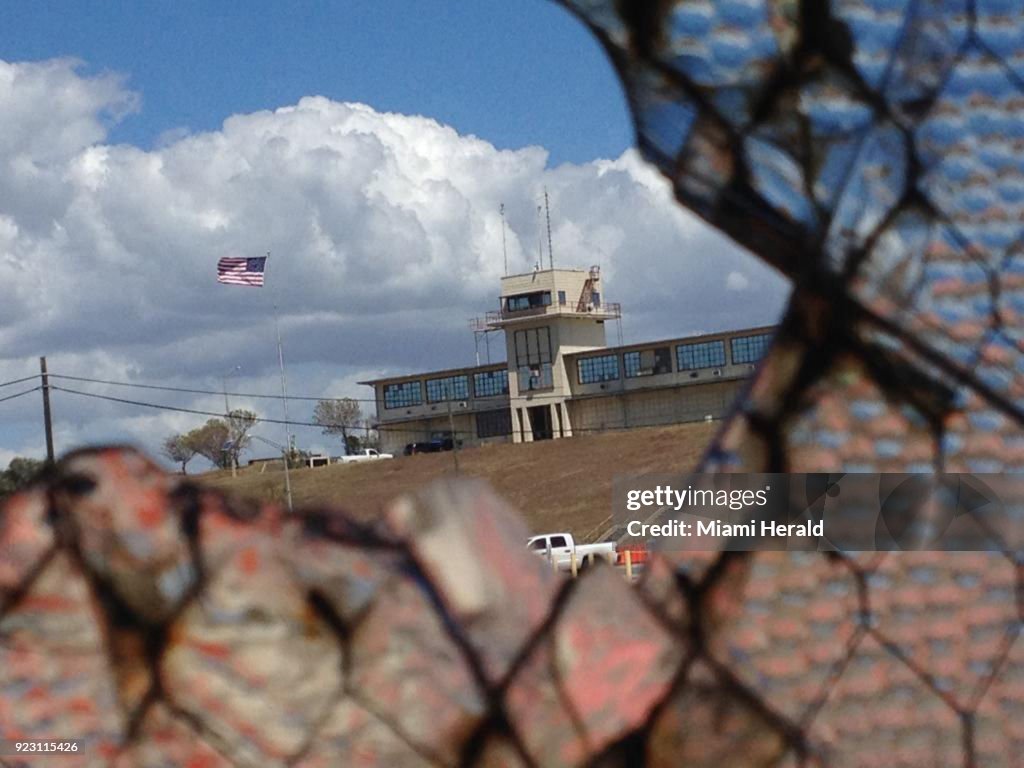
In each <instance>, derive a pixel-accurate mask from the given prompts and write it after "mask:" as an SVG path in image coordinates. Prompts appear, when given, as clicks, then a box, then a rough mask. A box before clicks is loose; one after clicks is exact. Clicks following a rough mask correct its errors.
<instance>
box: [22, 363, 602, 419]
mask: <svg viewBox="0 0 1024 768" xmlns="http://www.w3.org/2000/svg"><path fill="white" fill-rule="evenodd" d="M458 375H461V374H458ZM467 375H468V374H467ZM49 376H50V378H51V379H67V380H68V381H80V382H82V383H86V384H104V385H108V386H115V387H129V388H134V389H149V390H156V391H160V392H178V393H181V394H186V395H216V396H218V397H223V396H224V395H228V396H229V397H248V398H252V399H254V400H281V399H287V400H295V401H304V402H312V403H318V402H320V401H322V400H329V401H333V402H339V401H342V400H352V401H354V402H357V403H376V402H377V399H376V398H371V397H313V396H311V395H288V396H287V397H286V398H282V397H281V395H265V394H258V393H255V392H225V391H224V390H223V389H194V388H191V387H171V386H168V385H163V384H140V383H136V382H131V381H113V380H110V379H91V378H88V377H86V376H68V375H65V374H60V373H51V374H49ZM30 378H38V377H35V376H33V377H30ZM442 378H444V377H442ZM54 388H56V387H54ZM503 394H506V395H507V393H503ZM602 394H604V393H602ZM456 399H457V400H468V399H469V398H456ZM531 399H532V400H562V399H564V396H563V395H558V394H543V393H537V394H533V395H531ZM443 402H445V401H443V400H439V401H437V402H436V403H433V402H426V403H419V404H417V405H415V406H409V407H417V408H418V407H421V406H423V405H437V404H440V403H443ZM403 407H404V406H403ZM390 410H401V408H395V409H390ZM217 415H222V414H217ZM282 423H283V422H282Z"/></svg>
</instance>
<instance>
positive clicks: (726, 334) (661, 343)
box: [565, 325, 779, 357]
mask: <svg viewBox="0 0 1024 768" xmlns="http://www.w3.org/2000/svg"><path fill="white" fill-rule="evenodd" d="M778 328H779V327H778V326H777V325H760V326H755V327H753V328H738V329H736V330H734V331H715V332H714V333H698V334H693V335H691V336H677V337H676V338H674V339H657V340H656V341H638V342H636V343H635V344H623V345H622V346H620V347H600V348H598V349H586V350H582V351H580V352H569V353H567V354H566V355H565V356H566V357H579V356H581V355H602V354H608V353H610V352H631V351H633V350H638V349H640V350H642V349H649V348H650V347H665V346H669V347H670V346H672V345H674V344H692V343H699V342H701V341H705V340H706V341H717V340H718V339H728V338H730V337H732V336H744V335H747V334H751V333H775V331H777V330H778Z"/></svg>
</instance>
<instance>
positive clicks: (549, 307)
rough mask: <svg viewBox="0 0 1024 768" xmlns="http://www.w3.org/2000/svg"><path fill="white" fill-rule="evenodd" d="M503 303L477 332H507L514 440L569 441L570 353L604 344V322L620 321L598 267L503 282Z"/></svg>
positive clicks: (550, 271) (513, 277)
mask: <svg viewBox="0 0 1024 768" xmlns="http://www.w3.org/2000/svg"><path fill="white" fill-rule="evenodd" d="M499 302H500V304H499V308H498V310H496V311H492V312H488V313H487V316H486V317H485V318H483V319H482V320H480V321H478V327H480V328H486V329H491V330H503V331H504V332H505V345H506V348H507V354H508V357H507V358H506V360H507V361H508V380H509V400H510V403H509V406H510V409H511V412H512V414H511V415H512V439H513V441H514V442H517V443H518V442H524V441H526V442H529V441H532V440H548V439H551V438H556V437H571V436H572V423H571V421H570V419H569V409H568V407H567V406H566V403H565V401H566V399H568V398H569V397H571V390H570V387H571V380H570V376H571V375H572V372H571V371H569V370H567V368H566V365H565V356H566V355H571V354H573V353H575V352H586V351H588V350H592V349H602V348H604V347H606V346H607V341H606V337H605V325H604V324H605V321H606V320H616V319H618V318H619V317H621V316H622V311H621V308H620V307H619V305H618V304H612V303H608V302H606V301H604V299H603V297H602V296H601V270H600V268H599V267H591V268H590V269H589V270H586V269H538V270H535V271H534V272H530V273H527V274H522V275H509V276H507V277H503V278H502V279H501V297H500V299H499Z"/></svg>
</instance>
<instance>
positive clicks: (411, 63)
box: [0, 0, 633, 164]
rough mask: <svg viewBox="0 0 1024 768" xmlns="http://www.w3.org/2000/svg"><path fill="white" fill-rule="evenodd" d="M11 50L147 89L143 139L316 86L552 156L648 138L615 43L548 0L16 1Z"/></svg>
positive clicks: (604, 150)
mask: <svg viewBox="0 0 1024 768" xmlns="http://www.w3.org/2000/svg"><path fill="white" fill-rule="evenodd" d="M3 6H4V10H3V24H2V25H0V59H6V60H7V61H31V60H38V59H48V58H53V57H58V56H75V57H78V58H80V59H82V60H83V61H84V62H85V63H86V65H87V68H86V70H85V71H86V72H97V71H103V70H114V71H117V72H121V73H124V74H125V75H127V76H128V78H129V79H128V82H127V86H128V87H129V88H131V89H132V90H135V91H139V92H141V94H142V111H141V112H140V113H139V114H136V115H133V116H131V117H129V118H127V119H126V120H124V121H123V122H122V123H120V124H119V125H117V126H115V127H114V129H113V131H112V132H111V134H110V137H109V139H110V140H111V141H113V142H128V143H131V144H134V145H137V146H141V147H143V148H150V147H152V146H154V143H155V142H157V141H158V140H159V139H160V137H161V136H162V135H165V132H167V131H173V130H174V129H178V128H185V129H188V130H189V131H206V130H215V129H217V128H219V127H220V124H221V122H222V121H223V119H224V118H225V117H226V116H228V115H231V114H235V113H248V112H254V111H257V110H261V109H272V108H274V107H278V106H283V105H287V104H294V103H296V102H297V101H298V100H299V99H300V98H301V97H302V96H307V95H313V94H317V95H323V96H326V97H328V98H330V99H333V100H335V101H358V102H362V103H365V104H369V105H370V106H372V107H374V108H375V109H377V110H378V111H394V112H401V113H403V114H413V115H414V114H422V115H428V116H430V117H433V118H435V119H436V120H438V121H440V122H442V123H447V124H448V125H451V126H452V127H454V128H455V129H456V130H458V131H459V132H460V133H463V134H476V135H478V136H480V137H482V138H484V139H486V140H487V141H489V142H491V143H492V144H494V145H495V146H497V147H499V148H518V147H522V146H525V145H529V144H539V145H542V146H544V147H546V148H547V149H548V150H549V151H550V152H551V162H552V163H553V164H558V163H561V162H566V161H569V162H577V163H578V162H585V161H587V160H592V159H594V158H597V157H617V156H618V155H619V154H621V153H622V151H623V150H624V149H625V148H626V147H627V146H629V145H630V144H632V140H633V136H632V128H631V126H630V124H629V119H628V116H627V111H626V106H625V102H624V100H623V97H622V94H621V89H620V87H619V83H618V80H617V78H616V77H615V75H614V72H613V71H612V68H611V66H610V64H609V63H608V61H607V59H606V57H605V56H604V54H603V52H602V51H601V50H600V48H599V47H598V45H597V43H596V42H595V41H594V40H593V39H592V37H591V36H590V34H589V32H587V30H586V29H584V28H583V27H582V25H580V24H579V23H578V22H577V21H576V20H575V19H574V18H573V17H572V16H571V15H570V14H569V13H568V12H567V11H565V10H563V9H562V8H561V7H559V6H557V5H555V4H554V3H550V2H546V1H544V0H521V1H520V2H515V3H510V2H507V0H472V2H455V1H454V0H449V1H443V0H429V1H427V2H413V1H412V0H345V1H344V2H311V1H310V0H296V1H295V2H286V3H281V2H267V1H266V0H254V1H253V2H245V3H243V2H209V1H206V2H202V1H201V0H176V1H175V2H155V1H154V0H139V1H136V2H127V1H124V0H122V1H121V2H113V1H111V2H93V3H83V2H81V1H80V0H47V1H45V2H41V1H40V0H4V2H3Z"/></svg>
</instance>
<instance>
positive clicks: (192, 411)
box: [0, 384, 470, 434]
mask: <svg viewBox="0 0 1024 768" xmlns="http://www.w3.org/2000/svg"><path fill="white" fill-rule="evenodd" d="M36 389H39V387H36ZM50 389H52V390H55V391H59V392H67V393H68V394H72V395H80V396H82V397H91V398H94V399H96V400H108V401H110V402H114V403H123V404H125V405H134V406H138V407H141V408H154V409H156V410H160V411H173V412H176V413H189V414H192V415H194V416H213V417H215V418H221V419H223V418H228V417H229V414H226V413H217V412H216V411H202V410H199V409H197V408H184V407H181V406H177V405H166V404H164V403H148V402H145V401H143V400H129V399H127V398H124V397H114V396H112V395H100V394H97V393H95V392H82V391H81V390H78V389H69V388H68V387H60V386H57V385H56V384H53V385H51V386H50ZM30 391H33V392H34V391H35V390H30ZM275 399H276V398H275ZM0 402H2V401H0ZM254 421H255V422H256V423H261V424H285V423H287V424H291V425H292V426H296V427H317V428H320V429H323V428H324V427H326V426H338V427H342V426H344V427H345V428H346V429H351V430H371V429H372V430H373V431H374V432H412V431H416V432H417V433H418V432H419V430H409V429H393V428H390V427H385V426H378V427H368V426H366V425H364V424H337V425H335V424H330V425H327V424H318V423H317V422H315V421H293V420H289V421H288V422H285V421H284V419H271V418H264V417H263V416H257V417H256V418H255V420H254ZM462 434H470V433H469V432H464V433H462Z"/></svg>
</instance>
